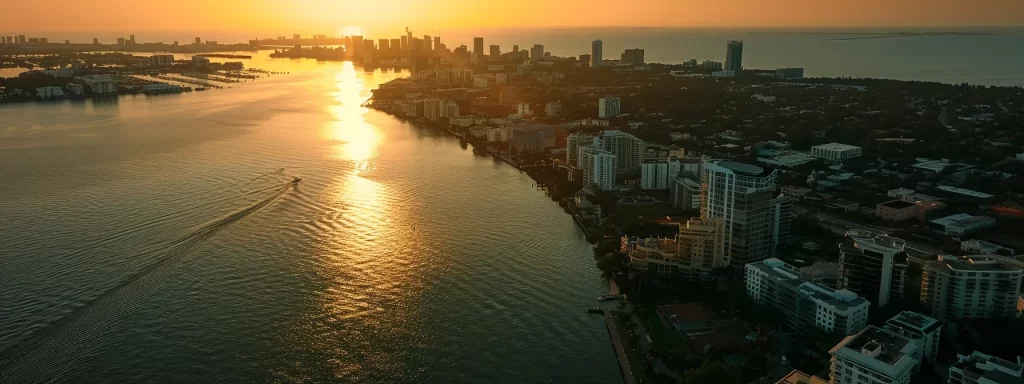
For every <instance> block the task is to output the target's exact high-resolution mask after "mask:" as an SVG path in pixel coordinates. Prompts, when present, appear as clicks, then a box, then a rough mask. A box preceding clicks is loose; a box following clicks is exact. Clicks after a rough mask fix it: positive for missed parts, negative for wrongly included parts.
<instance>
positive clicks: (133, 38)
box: [128, 35, 135, 45]
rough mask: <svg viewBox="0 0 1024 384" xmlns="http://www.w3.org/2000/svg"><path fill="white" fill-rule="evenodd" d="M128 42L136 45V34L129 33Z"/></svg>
mask: <svg viewBox="0 0 1024 384" xmlns="http://www.w3.org/2000/svg"><path fill="white" fill-rule="evenodd" d="M128 44H131V45H135V35H128Z"/></svg>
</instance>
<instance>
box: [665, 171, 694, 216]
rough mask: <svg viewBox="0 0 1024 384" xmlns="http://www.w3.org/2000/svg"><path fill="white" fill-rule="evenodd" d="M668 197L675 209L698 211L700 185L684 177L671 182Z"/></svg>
mask: <svg viewBox="0 0 1024 384" xmlns="http://www.w3.org/2000/svg"><path fill="white" fill-rule="evenodd" d="M669 189H670V192H669V193H670V195H671V196H672V203H673V205H674V206H675V207H677V208H683V209H700V183H698V182H697V181H695V180H691V179H688V178H684V177H679V178H676V179H675V180H673V181H672V186H671V187H670V188H669Z"/></svg>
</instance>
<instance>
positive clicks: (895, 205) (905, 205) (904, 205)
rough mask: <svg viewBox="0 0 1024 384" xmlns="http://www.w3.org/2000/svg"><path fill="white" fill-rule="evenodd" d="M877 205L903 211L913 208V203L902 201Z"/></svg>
mask: <svg viewBox="0 0 1024 384" xmlns="http://www.w3.org/2000/svg"><path fill="white" fill-rule="evenodd" d="M878 205H884V206H886V207H889V208H892V209H904V208H910V207H913V206H914V203H911V202H909V201H903V200H891V201H886V202H884V203H881V204H878Z"/></svg>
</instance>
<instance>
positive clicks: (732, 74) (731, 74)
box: [711, 71, 736, 79]
mask: <svg viewBox="0 0 1024 384" xmlns="http://www.w3.org/2000/svg"><path fill="white" fill-rule="evenodd" d="M711 77H717V78H722V79H727V78H730V77H736V72H735V71H715V72H711Z"/></svg>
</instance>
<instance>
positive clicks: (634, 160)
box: [592, 130, 646, 172]
mask: <svg viewBox="0 0 1024 384" xmlns="http://www.w3.org/2000/svg"><path fill="white" fill-rule="evenodd" d="M592 145H593V146H595V147H597V148H599V149H602V150H605V151H608V152H611V153H612V154H613V155H615V158H616V164H617V168H616V170H617V171H618V172H629V171H636V170H638V169H639V168H640V159H641V156H642V154H643V152H644V146H645V145H646V143H644V141H643V140H640V139H639V138H637V137H636V136H633V135H631V134H628V133H626V132H623V131H619V130H608V131H603V132H601V133H600V134H599V135H597V136H594V137H593V139H592Z"/></svg>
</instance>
